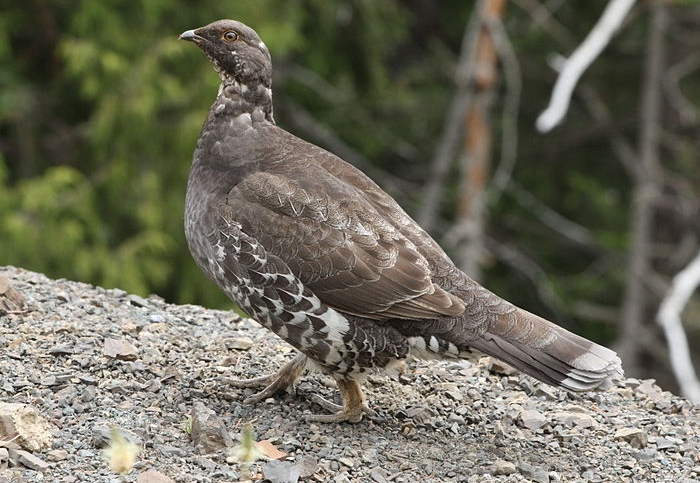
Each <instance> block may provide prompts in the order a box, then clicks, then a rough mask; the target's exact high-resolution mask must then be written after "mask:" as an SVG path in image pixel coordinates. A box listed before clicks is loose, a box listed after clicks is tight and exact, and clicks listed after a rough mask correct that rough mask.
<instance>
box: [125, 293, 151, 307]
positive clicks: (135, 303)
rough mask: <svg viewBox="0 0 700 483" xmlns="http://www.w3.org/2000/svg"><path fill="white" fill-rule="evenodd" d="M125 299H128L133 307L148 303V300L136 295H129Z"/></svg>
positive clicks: (143, 305) (144, 305)
mask: <svg viewBox="0 0 700 483" xmlns="http://www.w3.org/2000/svg"><path fill="white" fill-rule="evenodd" d="M127 300H129V303H130V304H131V305H133V306H135V307H146V306H147V305H148V300H146V299H145V298H143V297H139V296H138V295H133V294H132V295H129V297H128V298H127Z"/></svg>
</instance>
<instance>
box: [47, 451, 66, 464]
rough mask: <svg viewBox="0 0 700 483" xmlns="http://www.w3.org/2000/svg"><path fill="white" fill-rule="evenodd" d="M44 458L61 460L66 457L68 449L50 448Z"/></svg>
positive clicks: (54, 460)
mask: <svg viewBox="0 0 700 483" xmlns="http://www.w3.org/2000/svg"><path fill="white" fill-rule="evenodd" d="M46 459H48V460H49V461H53V462H56V461H63V460H65V459H68V451H66V450H64V449H52V450H51V451H49V452H47V453H46Z"/></svg>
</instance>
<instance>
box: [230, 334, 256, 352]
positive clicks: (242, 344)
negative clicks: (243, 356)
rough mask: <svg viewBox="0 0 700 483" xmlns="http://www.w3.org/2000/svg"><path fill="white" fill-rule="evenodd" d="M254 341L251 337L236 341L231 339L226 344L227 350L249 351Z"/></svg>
mask: <svg viewBox="0 0 700 483" xmlns="http://www.w3.org/2000/svg"><path fill="white" fill-rule="evenodd" d="M253 344H254V342H253V339H251V338H250V337H237V338H235V339H231V340H230V341H228V342H227V343H226V348H227V349H236V350H239V351H247V350H248V349H250V348H251V347H253Z"/></svg>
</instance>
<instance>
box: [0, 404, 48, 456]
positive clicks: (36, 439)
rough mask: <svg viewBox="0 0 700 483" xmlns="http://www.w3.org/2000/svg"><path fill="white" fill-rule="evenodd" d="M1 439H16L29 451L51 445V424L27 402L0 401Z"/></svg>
mask: <svg viewBox="0 0 700 483" xmlns="http://www.w3.org/2000/svg"><path fill="white" fill-rule="evenodd" d="M0 440H14V441H15V442H16V443H17V444H18V445H19V446H20V447H22V448H24V449H27V450H29V451H41V450H42V449H44V448H48V447H50V446H51V442H52V440H53V437H52V436H51V426H50V425H49V423H48V422H47V421H46V420H45V419H44V418H43V417H41V416H40V415H39V413H37V412H36V410H35V409H34V408H33V407H31V406H28V405H26V404H21V403H2V402H0Z"/></svg>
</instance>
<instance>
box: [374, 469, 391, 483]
mask: <svg viewBox="0 0 700 483" xmlns="http://www.w3.org/2000/svg"><path fill="white" fill-rule="evenodd" d="M388 476H389V475H388V474H387V472H386V471H384V470H383V469H381V468H372V469H371V470H370V471H369V477H370V478H372V481H374V482H375V483H387V482H388V481H389V480H387V477H388Z"/></svg>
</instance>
